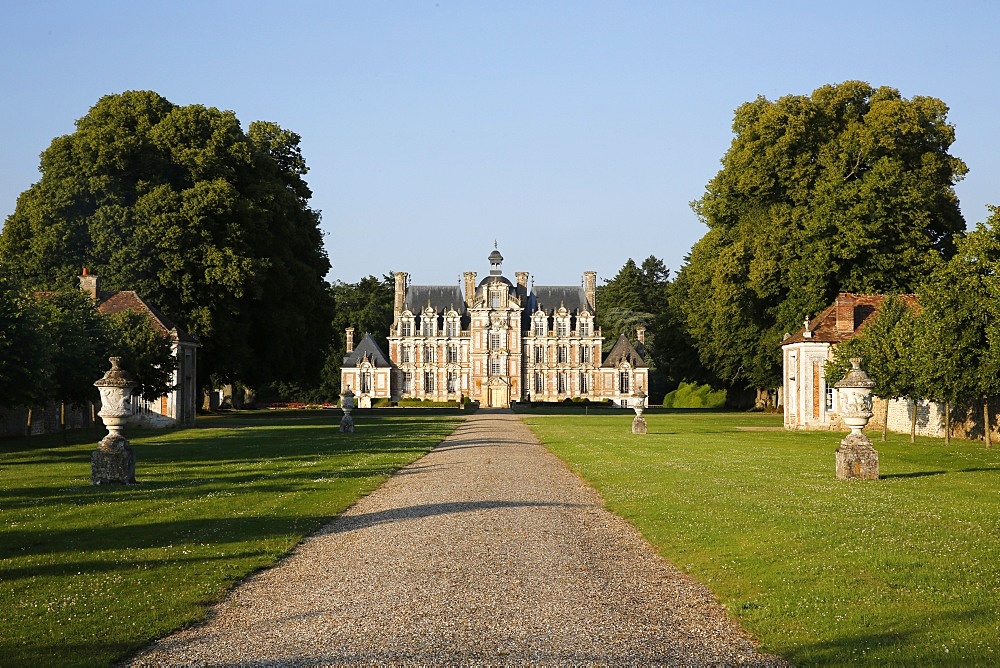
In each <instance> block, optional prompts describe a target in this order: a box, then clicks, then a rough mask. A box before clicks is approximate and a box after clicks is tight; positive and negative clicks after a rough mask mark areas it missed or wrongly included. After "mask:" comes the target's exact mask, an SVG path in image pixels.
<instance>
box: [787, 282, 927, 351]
mask: <svg viewBox="0 0 1000 668" xmlns="http://www.w3.org/2000/svg"><path fill="white" fill-rule="evenodd" d="M885 297H886V296H885V295H857V294H854V293H851V292H841V293H840V294H839V295H837V299H834V300H833V303H832V304H830V305H829V306H827V307H826V308H825V309H824V310H823V311H821V312H820V314H819V315H817V316H816V317H815V318H813V319H812V320H810V321H809V331H810V332H811V333H812V336H810V337H806V336H805V332H806V328H805V327H802V328H801V329H799V331H797V332H796V333H795V334H792V335H791V336H789V337H788V338H786V339H784V340H783V341H782V342H781V345H783V346H787V345H789V344H792V343H802V342H803V341H809V342H810V343H841V342H843V341H847V340H848V339H853V338H854V337H855V336H857V335H858V333H859V332H860V331H861V329H862V328H863V327H864V326H865V325H866V324H867V323H868V321H870V320H871V319H872V318H873V317H874V316H875V314H876V313H878V309H879V307H880V306H881V305H882V302H884V301H885ZM844 298H847V299H852V300H853V301H854V328H853V329H852V330H850V331H845V330H839V329H838V328H837V301H838V300H841V299H844ZM900 299H902V300H903V302H904V303H905V304H906V305H908V306H915V305H916V304H917V296H916V295H900Z"/></svg>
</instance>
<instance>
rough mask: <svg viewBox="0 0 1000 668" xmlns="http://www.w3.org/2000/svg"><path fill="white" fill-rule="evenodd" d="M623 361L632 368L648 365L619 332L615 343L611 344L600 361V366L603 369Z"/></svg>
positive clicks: (613, 366)
mask: <svg viewBox="0 0 1000 668" xmlns="http://www.w3.org/2000/svg"><path fill="white" fill-rule="evenodd" d="M623 361H627V362H628V363H629V364H631V365H632V368H633V369H642V368H645V367H646V366H648V365H647V364H646V360H644V359H643V358H642V355H640V354H639V352H638V351H637V350H636V349H635V347H633V346H632V344H631V343H630V342H629V340H628V338H627V337H626V336H625V335H624V334H619V335H618V340H617V341H615V345H613V346H611V350H609V351H608V354H607V355H606V356H605V357H604V362H602V363H601V366H602V367H603V368H605V369H608V368H615V367H617V366H618V365H620V364H621V363H622V362H623Z"/></svg>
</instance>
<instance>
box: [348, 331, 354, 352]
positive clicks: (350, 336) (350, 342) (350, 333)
mask: <svg viewBox="0 0 1000 668" xmlns="http://www.w3.org/2000/svg"><path fill="white" fill-rule="evenodd" d="M346 331H347V352H349V353H350V352H353V351H354V328H353V327H348V328H347V330H346Z"/></svg>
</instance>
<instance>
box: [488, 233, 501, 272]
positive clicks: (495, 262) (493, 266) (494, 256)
mask: <svg viewBox="0 0 1000 668" xmlns="http://www.w3.org/2000/svg"><path fill="white" fill-rule="evenodd" d="M489 260H490V276H502V275H503V271H501V270H500V265H501V264H503V255H501V254H500V251H498V250H497V242H496V241H494V242H493V252H492V253H490V257H489Z"/></svg>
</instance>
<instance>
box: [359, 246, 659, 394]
mask: <svg viewBox="0 0 1000 668" xmlns="http://www.w3.org/2000/svg"><path fill="white" fill-rule="evenodd" d="M488 260H489V263H490V273H489V275H488V276H486V277H484V278H483V279H482V280H481V281H479V282H478V283H477V282H476V273H475V272H465V273H464V274H463V277H462V281H461V283H460V284H459V285H411V284H409V282H408V278H409V276H408V274H406V273H404V272H398V273H396V274H395V293H394V303H393V323H392V328H391V330H390V332H389V336H388V342H389V351H388V355H384V354H382V353H381V351H380V350H378V346H377V345H374V343H375V342H374V340H373V339H371V337H370V336H369V335H366V336H365V339H364V340H363V341H362V345H359V346H358V349H357V350H351V351H350V352H348V354H347V356H345V358H344V364H343V367H342V371H341V392H343V391H345V390H346V389H347V388H348V386H350V387H351V389H352V390H353V391H354V392H355V394H357V395H359V396H362V397H363V396H365V395H367V394H370V396H371V398H383V397H384V398H388V399H390V400H391V401H398V400H400V399H404V398H414V399H431V400H435V401H461V400H462V399H463V398H465V397H468V398H470V399H472V400H473V401H479V402H480V403H481V405H483V406H494V407H506V406H510V404H511V403H512V402H515V401H564V400H566V399H574V398H576V399H588V400H590V401H603V400H605V399H611V400H613V401H615V402H616V403H619V404H621V405H623V406H624V405H626V404H627V402H628V400H629V397H630V396H631V395H632V393H633V392H635V391H636V390H638V389H641V390H643V391H644V392H645V391H648V388H649V378H648V367H647V365H646V363H645V361H644V359H643V357H642V351H641V342H642V331H641V330H640V331H639V332H638V333H637V334H638V338H639V341H640V345H639V348H640V350H637V349H636V347H634V346H632V344H631V343H630V342H629V341H628V339H627V338H625V337H620V338H619V340H618V341H617V342H616V343H615V345H614V346H613V347H612V350H611V351H610V353H609V354H608V355H607V356H605V355H604V354H603V341H604V339H603V336H602V335H601V332H600V330H599V329H598V328H597V327H596V325H595V318H596V314H597V299H596V293H597V273H596V272H593V271H588V272H584V274H583V280H582V281H581V285H579V286H535V285H531V286H529V284H528V279H529V275H528V272H524V271H519V272H515V274H514V281H511V280H510V279H508V278H507V277H505V276H504V275H503V271H502V269H501V265H502V263H503V256H502V255H501V254H500V252H499V251H498V250H496V249H494V250H493V252H492V253H490V255H489V258H488ZM348 337H349V340H353V330H348ZM369 340H370V341H371V344H367V345H366V343H367V342H368V341H369ZM362 346H366V347H365V350H364V353H363V354H360V355H359V354H357V353H358V351H359V350H361V348H362ZM376 351H378V353H379V354H376ZM380 355H381V356H380ZM385 365H388V366H385ZM364 373H369V374H370V378H371V379H372V384H371V385H365V386H364V387H365V388H366V389H368V390H369V392H358V389H359V388H360V387H361V385H360V383H362V382H363V380H362V379H363V378H365V377H366V376H364V375H363V374H364ZM386 374H388V378H389V381H388V386H383V385H379V379H380V378H384V377H385V375H386ZM359 405H361V404H360V403H359Z"/></svg>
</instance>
